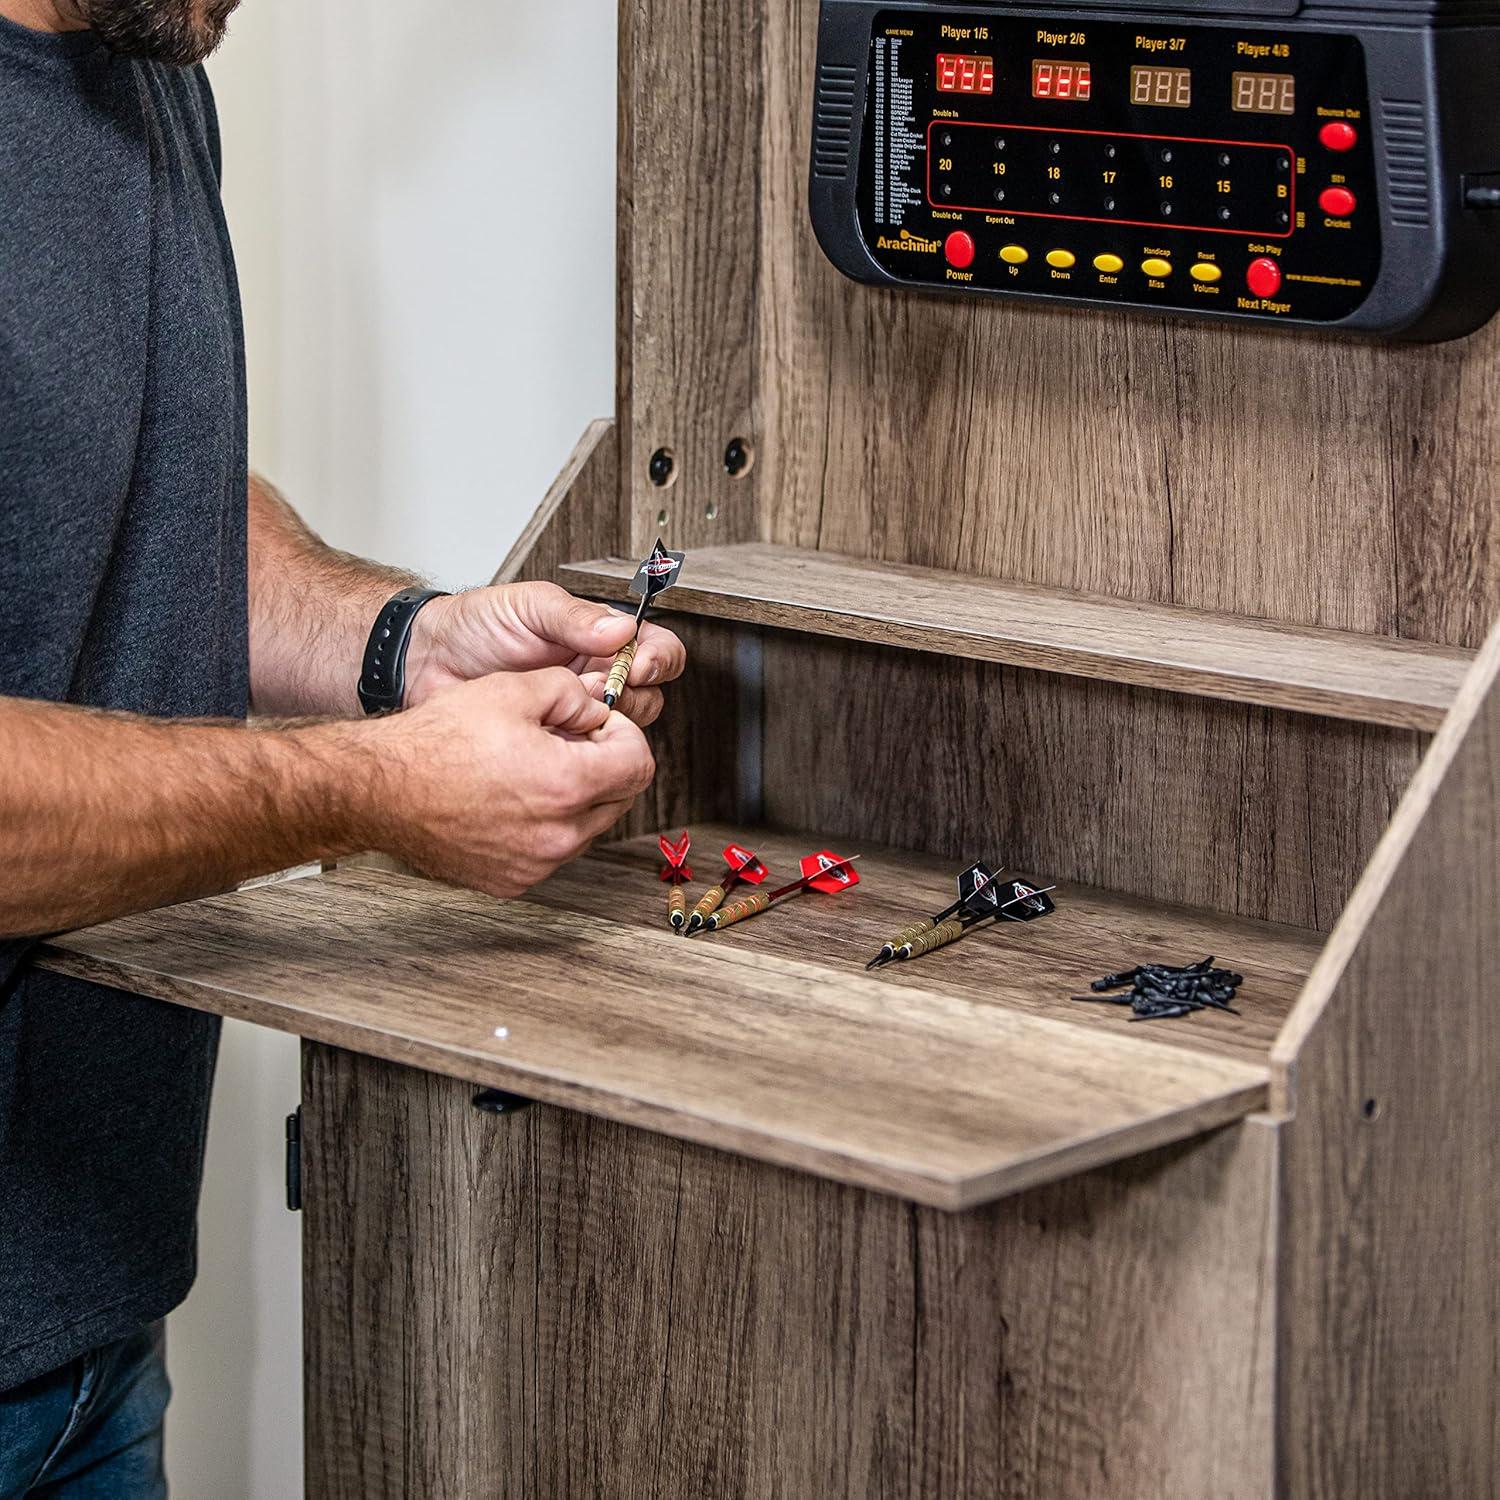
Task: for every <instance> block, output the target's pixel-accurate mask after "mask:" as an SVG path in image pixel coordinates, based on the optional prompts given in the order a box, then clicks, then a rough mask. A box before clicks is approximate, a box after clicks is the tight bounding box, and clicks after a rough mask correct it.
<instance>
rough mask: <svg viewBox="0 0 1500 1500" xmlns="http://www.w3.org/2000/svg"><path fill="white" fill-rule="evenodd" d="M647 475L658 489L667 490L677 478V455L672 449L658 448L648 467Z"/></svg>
mask: <svg viewBox="0 0 1500 1500" xmlns="http://www.w3.org/2000/svg"><path fill="white" fill-rule="evenodd" d="M646 474H647V476H648V477H649V478H650V480H651V483H652V484H654V485H655V486H656V487H657V489H659V490H664V489H666V487H667V486H668V485H669V484H671V483H672V482H673V481H674V480H675V479H676V478H677V455H676V454H675V453H673V452H672V450H671V449H670V448H658V449H657V450H656V452H655V453H653V454H652V455H651V461H650V462H649V463H648V464H647V465H646Z"/></svg>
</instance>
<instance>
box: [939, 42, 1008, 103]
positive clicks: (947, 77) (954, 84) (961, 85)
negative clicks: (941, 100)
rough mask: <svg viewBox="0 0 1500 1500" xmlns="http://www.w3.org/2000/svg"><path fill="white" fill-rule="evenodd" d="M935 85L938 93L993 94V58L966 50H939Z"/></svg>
mask: <svg viewBox="0 0 1500 1500" xmlns="http://www.w3.org/2000/svg"><path fill="white" fill-rule="evenodd" d="M937 86H938V92H939V93H940V94H993V93H994V92H995V59H994V58H993V57H975V56H973V55H971V54H969V53H967V52H939V53H938V60H937Z"/></svg>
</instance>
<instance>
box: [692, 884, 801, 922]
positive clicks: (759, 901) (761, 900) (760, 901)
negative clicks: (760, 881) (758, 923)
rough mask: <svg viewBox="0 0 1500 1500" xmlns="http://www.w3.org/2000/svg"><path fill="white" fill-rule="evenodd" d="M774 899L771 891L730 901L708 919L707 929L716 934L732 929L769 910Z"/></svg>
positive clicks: (797, 887)
mask: <svg viewBox="0 0 1500 1500" xmlns="http://www.w3.org/2000/svg"><path fill="white" fill-rule="evenodd" d="M793 889H794V890H800V889H801V887H800V886H794V887H793ZM780 894H782V895H784V894H786V893H785V892H781V893H780ZM776 897H777V893H773V892H771V891H752V892H751V893H750V894H749V895H748V896H741V897H740V899H739V900H738V901H731V902H729V904H728V905H727V906H721V907H720V908H719V909H718V910H717V911H716V912H714V913H713V914H712V915H711V916H710V917H709V918H708V927H709V929H710V930H711V931H713V932H717V931H718V930H719V929H720V928H721V927H732V926H734V924H735V923H736V922H743V921H744V920H745V919H746V918H747V917H753V916H756V915H757V914H758V913H760V912H763V911H767V910H769V908H770V907H771V904H772V903H773V902H774V901H775V900H776Z"/></svg>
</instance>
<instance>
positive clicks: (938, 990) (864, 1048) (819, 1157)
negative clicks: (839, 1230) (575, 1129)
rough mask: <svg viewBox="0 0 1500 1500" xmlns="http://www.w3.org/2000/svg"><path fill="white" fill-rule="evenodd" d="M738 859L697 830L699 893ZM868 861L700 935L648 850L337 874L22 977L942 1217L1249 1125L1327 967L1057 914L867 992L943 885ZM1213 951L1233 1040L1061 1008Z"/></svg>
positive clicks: (72, 950) (783, 857) (1161, 914)
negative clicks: (817, 1180)
mask: <svg viewBox="0 0 1500 1500" xmlns="http://www.w3.org/2000/svg"><path fill="white" fill-rule="evenodd" d="M731 837H739V838H742V839H750V840H751V841H752V842H753V844H754V847H755V848H756V849H757V850H758V851H759V852H760V854H761V855H762V857H763V858H764V859H765V860H766V861H767V862H768V863H769V864H770V866H771V869H772V872H773V874H774V875H779V874H781V873H783V872H785V871H787V870H791V869H794V868H795V863H796V858H797V856H798V855H799V854H801V853H804V852H806V850H807V849H808V848H811V847H816V844H814V843H812V842H810V841H809V840H808V839H807V838H803V837H798V836H794V835H787V834H777V833H772V832H761V831H754V832H749V831H746V830H731V829H729V828H715V827H709V826H703V827H699V828H695V829H694V840H695V859H694V863H695V864H697V865H698V866H699V870H698V874H699V876H700V877H704V878H700V880H699V881H698V882H697V884H696V886H695V889H698V890H701V889H702V888H703V887H704V886H706V884H707V878H711V875H712V872H713V871H714V868H715V864H716V853H717V850H718V849H719V848H720V847H721V846H722V845H723V844H724V843H726V842H728V841H729V839H730V838H731ZM850 852H858V853H860V854H861V855H862V858H861V864H860V869H861V872H862V875H863V878H862V880H861V883H860V885H859V886H858V887H857V888H856V889H855V890H853V891H852V892H850V893H848V894H846V895H843V896H839V897H826V896H807V897H802V898H799V899H797V900H795V901H793V902H791V903H789V905H788V906H787V907H786V908H785V909H784V910H781V911H778V912H774V913H770V914H767V915H765V916H762V917H759V918H756V919H754V920H753V921H751V922H747V923H745V924H744V925H743V926H740V927H737V928H730V929H728V930H726V931H724V932H722V933H716V934H712V935H708V936H700V937H694V938H684V937H681V936H679V935H677V934H676V933H674V932H672V930H671V929H670V928H669V927H667V925H666V921H665V901H664V891H665V887H664V886H662V885H661V884H660V882H659V881H658V880H657V879H656V871H657V867H658V866H659V863H660V859H659V856H658V854H657V852H656V847H655V839H654V838H645V839H635V840H631V841H628V842H626V843H622V844H616V845H610V846H607V847H604V848H601V849H599V850H596V851H595V852H594V853H593V854H591V855H589V856H587V857H586V858H584V859H583V860H580V861H578V862H577V863H575V864H574V865H571V866H569V867H568V868H567V869H565V870H563V871H560V872H559V873H558V874H557V875H556V876H554V877H553V879H551V880H550V881H548V882H546V883H545V884H543V885H542V886H540V887H538V888H537V889H536V890H535V891H533V892H531V893H530V894H528V895H527V896H526V897H525V898H523V899H520V900H514V901H496V900H492V899H490V898H488V897H485V896H481V895H476V894H474V893H472V892H466V891H460V890H455V889H453V888H451V887H448V886H444V885H439V884H436V883H434V882H430V881H424V880H418V879H412V878H409V877H405V876H399V875H392V874H387V873H385V872H382V871H377V870H370V869H359V868H349V869H341V870H338V871H335V872H333V873H331V874H328V875H325V876H321V877H311V878H306V879H301V880H291V881H285V882H281V883H279V884H272V885H269V886H262V887H259V888H257V889H254V890H248V891H242V892H238V893H234V894H230V895H226V896H220V897H214V898H210V899H208V900H204V901H198V902H193V903H190V904H187V905H183V906H178V907H172V908H168V909H166V910H162V911H158V912H152V913H147V914H144V915H141V916H136V917H130V918H126V919H123V920H121V921H118V922H114V923H110V924H107V925H105V926H101V927H96V928H91V929H88V930H86V931H82V932H76V933H71V934H67V935H65V936H62V937H59V938H55V939H53V940H52V941H51V942H50V943H49V944H48V945H47V946H46V947H45V948H44V949H43V950H42V952H41V954H40V957H39V962H40V963H41V964H42V966H43V967H46V968H50V969H54V970H58V971H61V972H64V973H68V974H73V975H77V976H79V977H83V978H87V979H91V980H94V981H97V982H100V983H104V984H107V985H111V986H114V987H116V988H121V989H127V990H130V991H133V992H135V993H139V994H146V995H154V996H157V997H158V998H161V999H164V1000H169V1001H174V1002H177V1003H179V1004H184V1005H189V1006H193V1007H195V1008H197V1009H202V1010H209V1011H214V1012H217V1013H220V1014H223V1015H230V1016H236V1017H239V1018H242V1019H247V1020H251V1021H256V1022H259V1023H260V1024H262V1025H267V1026H272V1027H276V1028H278V1029H280V1030H284V1031H290V1032H294V1033H296V1034H298V1035H301V1036H304V1037H308V1038H311V1039H313V1040H315V1041H320V1042H325V1043H330V1044H332V1045H335V1046H339V1047H344V1048H347V1049H349V1050H351V1051H355V1052H362V1053H368V1054H371V1055H374V1056H378V1057H383V1058H386V1059H388V1060H390V1061H394V1062H399V1063H408V1064H411V1065H413V1066H417V1067H421V1068H424V1069H426V1070H428V1071H431V1072H437V1073H444V1074H449V1075H451V1076H454V1077H459V1078H463V1079H465V1080H468V1081H471V1082H473V1083H475V1084H485V1085H490V1086H494V1087H498V1088H504V1089H507V1090H510V1091H513V1092H515V1093H518V1094H522V1095H524V1096H526V1097H529V1098H533V1099H537V1100H541V1101H545V1102H549V1103H552V1104H557V1105H562V1106H566V1107H571V1108H576V1109H583V1110H587V1111H589V1112H591V1113H595V1114H599V1115H602V1116H604V1117H606V1118H610V1119H614V1120H618V1121H621V1122H624V1123H627V1124H632V1125H637V1126H642V1127H646V1128H649V1129H653V1130H658V1131H661V1132H663V1133H666V1134H669V1135H675V1136H679V1137H682V1138H685V1139H688V1140H692V1141H696V1142H699V1143H701V1144H705V1145H710V1146H718V1147H722V1148H725V1149H729V1150H733V1151H737V1152H740V1153H742V1154H744V1155H748V1156H752V1157H758V1158H760V1159H762V1160H766V1161H772V1162H777V1163H780V1164H782V1165H786V1166H791V1167H796V1168H800V1169H802V1170H805V1171H810V1172H814V1173H817V1174H819V1175H822V1176H825V1177H830V1178H834V1179H836V1180H839V1181H843V1182H848V1183H853V1184H858V1185H860V1186H865V1187H874V1188H879V1189H883V1190H885V1191H888V1192H893V1193H897V1194H899V1195H901V1196H903V1197H907V1198H911V1199H914V1200H917V1201H920V1202H924V1203H929V1204H933V1205H936V1206H938V1207H944V1208H961V1207H965V1206H968V1205H971V1204H974V1203H979V1202H983V1201H987V1200H989V1199H992V1198H996V1197H999V1196H1001V1195H1003V1194H1005V1193H1009V1192H1012V1191H1016V1190H1018V1189H1020V1188H1023V1187H1027V1186H1030V1185H1033V1184H1035V1183H1038V1182H1042V1181H1048V1180H1052V1179H1054V1178H1058V1177H1062V1176H1065V1175H1067V1174H1069V1173H1072V1172H1076V1171H1080V1170H1083V1169H1085V1168H1088V1167H1093V1166H1098V1165H1102V1164H1104V1163H1107V1162H1110V1161H1115V1160H1118V1159H1120V1158H1122V1157H1125V1156H1130V1155H1134V1154H1136V1153H1138V1152H1140V1151H1144V1150H1147V1149H1150V1148H1152V1147H1156V1146H1160V1145H1164V1144H1167V1143H1169V1142H1172V1141H1176V1140H1181V1139H1185V1138H1187V1137H1189V1136H1192V1135H1195V1134H1198V1133H1200V1132H1202V1131H1205V1130H1208V1129H1211V1128H1213V1127H1215V1126H1218V1125H1221V1124H1224V1123H1226V1122H1228V1121H1230V1120H1233V1119H1236V1118H1239V1117H1241V1116H1243V1115H1245V1114H1247V1113H1250V1112H1252V1111H1254V1110H1257V1109H1260V1108H1262V1107H1264V1105H1265V1103H1266V1099H1267V1085H1268V1077H1269V1064H1268V1055H1269V1051H1270V1047H1271V1043H1272V1041H1273V1039H1274V1038H1275V1036H1276V1034H1277V1032H1278V1031H1279V1029H1280V1026H1281V1023H1282V1021H1283V1020H1284V1018H1285V1016H1286V1014H1287V1012H1288V1011H1289V1009H1290V1007H1291V1005H1292V1002H1293V1000H1294V999H1295V997H1296V995H1297V994H1298V992H1299V991H1300V989H1301V986H1302V983H1303V980H1304V978H1305V976H1306V974H1307V972H1308V970H1309V968H1310V967H1311V965H1312V962H1313V959H1314V958H1315V956H1316V954H1317V952H1318V951H1319V948H1320V947H1321V939H1320V938H1319V936H1318V935H1317V934H1315V933H1310V932H1304V931H1302V930H1300V929H1296V928H1286V927H1275V926H1270V925H1267V924H1264V923H1256V922H1247V921H1244V920H1241V919H1238V918H1233V917H1225V916H1222V915H1216V914H1213V913H1208V912H1201V911H1189V910H1184V909H1182V908H1173V907H1166V906H1161V905H1156V904H1153V903H1150V902H1144V901H1139V900H1133V899H1129V898H1122V897H1119V896H1115V895H1111V894H1108V893H1105V892H1102V891H1097V890H1089V889H1084V888H1081V887H1072V888H1063V889H1062V890H1060V891H1059V892H1058V893H1057V898H1056V899H1057V902H1058V910H1057V912H1056V913H1055V914H1054V915H1052V916H1050V917H1047V918H1045V919H1043V920H1041V921H1037V922H1033V923H1027V924H1015V925H1006V926H1003V927H998V928H993V929H990V930H988V931H986V932H984V933H983V934H975V935H973V936H971V937H970V938H968V939H967V940H965V941H964V942H962V943H959V944H956V945H955V946H954V947H952V948H950V949H946V950H944V951H943V952H941V953H937V954H932V955H929V956H928V957H927V958H925V959H921V960H917V961H914V962H911V963H907V964H899V965H890V966H888V967H886V968H884V969H882V970H879V971H876V972H875V973H873V974H867V973H866V972H865V971H864V967H863V965H864V961H865V959H866V958H868V957H869V956H870V955H871V954H872V953H873V952H874V951H875V950H876V949H877V948H878V947H879V945H880V943H881V942H882V941H883V939H884V938H885V936H886V935H887V934H888V933H889V932H890V931H892V930H894V929H895V928H897V927H899V926H901V925H903V924H904V923H905V922H907V921H909V920H911V918H912V917H913V915H916V914H920V913H923V912H927V911H933V910H936V909H937V908H938V907H940V906H942V905H945V904H946V902H947V900H948V899H949V892H950V891H951V882H952V877H953V866H952V864H951V862H943V861H939V860H935V859H933V858H931V857H928V856H922V855H914V854H907V853H897V852H891V851H882V850H879V849H874V848H870V847H864V848H861V849H859V850H851V851H850ZM1209 952H1212V953H1215V954H1217V955H1219V956H1220V957H1221V958H1222V959H1223V961H1224V962H1226V963H1228V964H1231V965H1233V966H1234V967H1235V968H1237V969H1239V970H1241V971H1242V972H1243V973H1244V975H1245V985H1244V988H1243V990H1242V992H1241V1008H1242V1010H1243V1015H1242V1016H1241V1017H1239V1018H1236V1017H1233V1016H1229V1015H1220V1014H1207V1013H1204V1014H1199V1015H1196V1016H1193V1017H1191V1018H1188V1019H1185V1020H1180V1021H1175V1022H1159V1023H1155V1024H1132V1023H1130V1021H1129V1020H1128V1012H1125V1011H1122V1010H1119V1009H1116V1008H1115V1007H1113V1006H1094V1005H1080V1004H1077V1003H1074V1002H1071V1001H1070V1000H1069V999H1068V996H1069V995H1071V994H1073V993H1075V992H1078V991H1079V990H1081V989H1084V988H1086V987H1087V984H1088V981H1089V980H1090V979H1092V978H1093V977H1095V976H1097V975H1099V974H1102V973H1104V972H1106V971H1107V970H1110V969H1113V968H1117V967H1119V966H1120V965H1121V964H1122V963H1133V962H1136V961H1138V960H1141V959H1148V958H1156V959H1161V960H1165V961H1169V962H1172V961H1175V962H1181V961H1185V960H1189V959H1193V958H1197V957H1201V956H1202V955H1203V954H1204V953H1209Z"/></svg>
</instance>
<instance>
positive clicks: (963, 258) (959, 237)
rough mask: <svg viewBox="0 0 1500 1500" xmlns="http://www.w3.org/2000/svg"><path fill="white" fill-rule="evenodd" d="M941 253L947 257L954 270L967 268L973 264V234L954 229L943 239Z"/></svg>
mask: <svg viewBox="0 0 1500 1500" xmlns="http://www.w3.org/2000/svg"><path fill="white" fill-rule="evenodd" d="M943 254H944V255H945V256H947V257H948V264H949V265H950V266H952V267H953V268H954V269H955V270H959V271H966V270H968V268H969V267H970V266H972V265H973V264H974V237H973V235H970V234H965V233H964V231H963V230H962V229H955V230H954V231H953V233H952V234H950V235H949V236H948V238H947V239H946V240H944V241H943Z"/></svg>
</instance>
